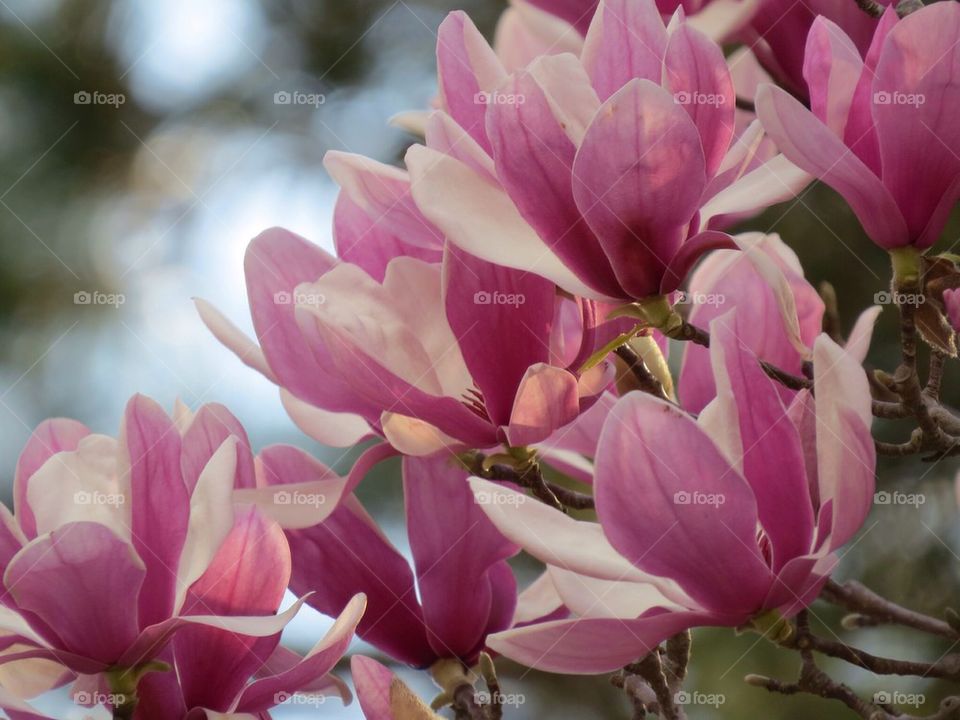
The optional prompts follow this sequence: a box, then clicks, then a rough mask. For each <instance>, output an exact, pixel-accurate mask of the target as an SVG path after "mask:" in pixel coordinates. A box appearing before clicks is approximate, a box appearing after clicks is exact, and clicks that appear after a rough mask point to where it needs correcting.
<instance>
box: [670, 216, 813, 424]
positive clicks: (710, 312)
mask: <svg viewBox="0 0 960 720" xmlns="http://www.w3.org/2000/svg"><path fill="white" fill-rule="evenodd" d="M741 242H742V243H743V244H744V245H749V247H748V250H747V251H746V252H736V251H732V250H718V251H717V252H715V253H712V254H711V255H710V256H709V257H707V258H706V259H705V260H704V261H703V263H701V264H700V266H699V267H698V268H697V269H696V271H695V272H694V273H693V275H692V276H691V278H690V284H689V286H688V288H687V290H686V291H685V292H684V294H683V296H682V299H683V301H684V302H685V304H687V305H688V307H689V308H690V313H689V315H688V318H687V319H688V320H689V321H690V322H691V323H693V324H694V325H696V326H697V327H707V326H708V325H709V324H710V323H711V321H713V320H714V319H715V318H717V317H720V316H721V315H724V314H726V313H727V312H728V311H729V310H730V308H737V313H738V315H739V316H740V318H741V322H738V324H737V326H738V328H740V330H741V334H740V337H739V339H740V342H741V343H743V345H744V347H745V348H747V349H748V350H750V351H751V352H752V353H754V354H755V355H756V356H757V357H759V358H760V359H762V360H766V361H767V362H769V363H772V364H773V365H775V366H776V367H778V368H780V369H781V370H784V371H785V372H788V373H791V374H793V375H802V374H803V371H802V366H803V363H804V361H806V360H809V359H810V358H811V354H812V352H811V350H810V347H811V346H812V345H813V341H814V339H815V338H816V337H817V335H819V334H820V329H821V326H822V322H823V310H824V306H823V300H821V299H820V295H819V294H818V293H817V291H816V289H815V288H814V287H813V286H812V285H811V284H810V283H809V282H807V280H806V279H805V278H804V277H803V268H802V267H801V266H800V262H799V260H797V256H796V253H794V252H793V250H791V249H790V248H789V247H788V246H787V245H786V243H784V242H783V241H782V240H781V239H780V237H779V236H778V235H761V234H759V233H754V234H751V235H749V236H741ZM744 318H746V321H744ZM678 385H679V395H680V400H681V403H682V404H683V407H684V408H685V409H686V410H688V411H690V412H693V413H699V412H700V411H701V410H703V408H704V407H706V405H707V404H708V403H709V402H710V401H711V400H712V399H713V398H714V397H715V396H716V386H715V385H714V381H713V370H712V369H711V367H710V351H709V350H708V349H707V348H704V347H702V346H700V345H696V344H694V343H687V344H686V346H685V347H684V354H683V363H682V365H681V367H680V376H679V380H678Z"/></svg>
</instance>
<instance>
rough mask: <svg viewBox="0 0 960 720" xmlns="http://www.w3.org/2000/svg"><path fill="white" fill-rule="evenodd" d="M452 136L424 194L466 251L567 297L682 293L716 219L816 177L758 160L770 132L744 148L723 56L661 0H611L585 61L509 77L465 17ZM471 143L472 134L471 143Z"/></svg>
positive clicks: (450, 91)
mask: <svg viewBox="0 0 960 720" xmlns="http://www.w3.org/2000/svg"><path fill="white" fill-rule="evenodd" d="M437 57H438V74H439V80H440V89H441V108H442V109H441V110H439V111H438V112H437V113H436V114H435V118H436V119H435V120H434V122H435V123H436V124H437V125H442V126H443V127H445V128H447V134H446V136H445V137H447V138H452V137H456V138H457V142H445V143H444V142H440V141H438V140H436V134H434V137H431V134H429V133H428V135H427V139H426V145H425V146H420V145H415V146H413V147H412V148H411V149H410V150H409V151H408V152H407V156H406V163H407V167H408V170H409V172H410V178H411V180H412V182H411V185H410V191H411V193H412V196H413V199H414V200H415V202H416V204H417V206H418V207H419V209H420V210H421V211H422V213H423V215H424V217H425V218H427V220H429V221H430V223H431V224H432V225H433V226H434V227H436V228H438V229H439V231H441V232H442V233H443V235H444V236H445V237H446V238H447V239H448V240H449V241H450V242H452V243H454V244H456V245H457V246H459V247H461V248H463V249H464V250H466V251H467V252H470V253H472V254H474V255H476V256H478V257H481V258H483V259H485V260H488V261H490V262H496V263H499V264H508V265H510V266H511V267H516V268H518V269H522V270H526V271H532V272H535V273H537V274H539V275H541V276H543V277H545V278H548V279H550V280H552V281H554V282H555V283H556V284H557V285H559V286H560V287H562V288H564V289H565V290H567V291H569V292H571V293H573V294H575V295H580V296H582V297H588V298H592V299H598V300H605V301H616V302H623V301H630V300H635V299H643V298H648V297H651V296H658V295H662V294H664V293H667V292H670V291H672V290H674V289H676V288H677V287H678V286H679V284H680V282H681V281H682V280H683V278H684V276H685V275H686V273H687V271H688V269H689V268H690V267H691V266H692V264H693V263H694V261H695V260H696V259H697V258H698V257H699V256H700V255H701V254H702V253H703V252H704V251H706V250H708V249H712V248H715V247H721V246H730V247H732V246H733V241H732V240H731V239H730V238H729V237H728V236H727V235H725V234H724V233H722V232H719V231H717V230H716V229H715V224H714V223H713V222H712V219H713V218H720V217H723V216H730V215H738V214H743V213H750V212H755V211H757V210H759V209H760V208H762V207H766V206H767V205H768V204H770V203H772V202H777V201H779V200H782V199H785V198H786V197H789V196H791V195H792V194H793V193H794V192H795V191H796V189H797V188H798V187H799V186H800V185H802V183H803V182H805V178H806V175H805V174H804V173H801V172H799V171H798V170H797V169H796V168H795V167H793V166H792V165H791V164H790V163H788V162H786V160H785V159H784V158H783V157H782V156H776V157H774V158H772V159H770V160H769V161H767V162H765V163H763V164H761V165H759V166H756V165H755V164H754V159H755V155H754V153H755V151H756V148H757V144H758V143H759V141H760V133H759V126H756V125H755V126H752V127H750V128H749V129H748V130H744V132H743V133H742V135H741V137H740V138H738V139H737V140H736V141H735V132H736V130H735V121H734V120H735V109H734V94H733V85H732V81H731V78H730V73H729V70H728V68H727V65H726V62H725V60H724V57H723V53H722V51H721V50H720V48H719V47H718V46H717V45H716V44H714V43H713V42H712V41H710V40H709V39H708V38H706V37H705V36H704V35H702V34H701V33H699V32H698V31H696V30H694V29H692V28H691V27H690V26H689V25H688V24H686V23H684V22H682V21H681V20H680V19H678V20H677V21H676V22H672V23H671V24H670V27H669V29H668V28H667V27H665V26H664V23H663V20H662V18H661V16H660V13H659V11H658V9H657V7H656V5H655V4H654V3H653V2H652V0H640V1H639V2H636V1H631V2H626V0H604V2H602V3H601V4H600V6H599V8H598V11H597V13H596V15H595V16H594V19H593V21H592V23H591V25H590V29H589V31H588V32H587V35H586V39H585V41H584V45H583V49H582V52H581V53H580V56H579V57H576V56H574V55H572V54H560V55H549V56H543V57H539V58H537V59H536V60H534V61H533V62H532V63H530V64H529V65H528V66H527V67H526V68H525V69H523V70H520V71H518V72H515V73H514V74H512V75H507V73H506V71H505V69H504V68H503V66H502V64H501V63H500V61H499V59H498V58H497V57H496V55H495V54H494V52H493V50H491V49H490V47H489V46H488V45H487V44H486V41H485V40H484V39H483V38H482V36H481V35H480V34H479V32H477V30H476V28H475V27H474V26H473V25H472V24H471V23H470V21H469V19H468V18H467V17H466V16H465V15H463V14H462V13H454V14H452V15H451V16H449V17H448V18H447V20H446V21H445V22H444V23H443V24H442V25H441V27H440V31H439V42H438V48H437ZM458 133H459V134H458Z"/></svg>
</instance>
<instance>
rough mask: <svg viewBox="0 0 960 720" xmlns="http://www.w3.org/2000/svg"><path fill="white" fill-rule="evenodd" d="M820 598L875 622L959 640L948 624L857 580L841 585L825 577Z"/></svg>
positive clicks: (959, 636) (958, 636)
mask: <svg viewBox="0 0 960 720" xmlns="http://www.w3.org/2000/svg"><path fill="white" fill-rule="evenodd" d="M820 597H821V598H822V599H823V600H826V601H827V602H829V603H832V604H834V605H838V606H840V607H842V608H844V609H846V610H850V611H851V612H853V613H856V614H857V615H860V616H865V617H869V618H872V619H874V620H875V621H876V624H888V625H903V626H904V627H910V628H913V629H915V630H921V631H923V632H926V633H930V634H931V635H939V636H941V637H945V638H948V639H950V640H957V639H960V633H958V632H957V631H956V630H955V629H954V628H953V627H951V626H950V624H949V623H947V622H945V621H943V620H938V619H937V618H935V617H931V616H929V615H924V614H923V613H918V612H916V611H914V610H909V609H907V608H905V607H902V606H900V605H897V604H896V603H894V602H892V601H890V600H887V599H886V598H884V597H882V596H880V595H878V594H877V593H875V592H874V591H873V590H871V589H870V588H868V587H866V586H865V585H863V584H862V583H859V582H857V581H856V580H848V581H846V582H845V583H842V584H841V583H837V582H835V581H833V580H828V581H827V584H826V585H825V586H824V588H823V590H822V591H821V593H820Z"/></svg>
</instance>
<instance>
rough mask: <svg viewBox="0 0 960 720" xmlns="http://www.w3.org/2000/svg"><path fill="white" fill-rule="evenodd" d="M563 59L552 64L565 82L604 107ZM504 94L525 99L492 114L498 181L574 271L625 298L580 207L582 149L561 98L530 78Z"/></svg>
mask: <svg viewBox="0 0 960 720" xmlns="http://www.w3.org/2000/svg"><path fill="white" fill-rule="evenodd" d="M558 57H562V58H564V59H560V60H558V59H557V58H552V59H550V63H551V64H556V63H557V62H560V63H563V64H564V65H565V66H568V67H569V72H567V73H565V76H566V77H565V82H568V83H570V84H573V85H580V86H583V87H584V88H585V89H584V92H585V93H587V94H589V95H593V100H594V103H596V104H597V105H598V104H599V101H597V100H596V95H595V94H594V93H593V90H592V88H590V85H589V81H588V80H587V79H586V78H585V77H582V73H583V70H582V69H581V67H580V65H579V63H578V62H577V61H576V59H575V58H572V57H569V56H558ZM543 62H547V60H544V61H541V64H542V63H543ZM574 69H575V70H578V71H579V73H576V74H574V72H573V71H574ZM503 90H504V92H510V93H514V94H516V95H517V96H522V97H524V102H523V103H519V104H516V103H514V104H506V103H500V104H496V105H493V106H491V107H490V110H489V111H488V113H487V133H488V135H489V136H490V142H491V144H492V146H493V157H494V160H495V162H496V166H497V177H498V178H499V180H500V182H501V183H502V184H503V187H504V189H505V190H506V191H507V193H508V194H509V195H510V198H511V199H512V200H513V202H514V203H515V204H516V206H517V209H518V210H519V211H520V214H521V215H523V217H524V219H525V220H526V221H527V222H528V223H530V225H531V226H532V227H533V228H534V230H536V231H537V234H538V235H539V236H540V238H541V239H542V240H543V242H544V243H546V244H547V245H548V246H549V247H551V248H552V249H553V251H554V252H555V253H556V254H557V256H558V257H559V258H560V259H561V260H562V261H563V262H564V263H565V264H566V265H567V266H568V267H569V268H570V269H571V270H573V271H574V272H576V273H577V275H578V276H579V277H581V278H582V279H583V280H584V282H586V283H588V284H589V285H591V286H592V287H595V288H596V289H597V290H598V291H599V292H601V293H603V294H605V295H611V296H614V297H616V296H619V295H621V294H622V292H623V291H622V290H621V289H620V287H619V285H618V284H617V281H616V277H615V275H614V274H613V270H612V269H611V267H610V262H609V261H608V260H607V258H606V256H605V255H604V254H603V252H602V251H601V250H600V246H599V244H598V243H597V239H596V237H594V235H593V232H592V231H591V230H590V227H589V226H588V225H587V223H586V222H585V221H584V219H583V217H582V216H581V215H580V212H579V211H578V210H577V206H576V204H575V203H574V199H573V185H572V176H571V172H572V170H573V162H574V157H575V155H576V151H577V147H576V145H575V144H574V141H573V140H572V139H571V138H570V137H569V134H568V131H567V128H566V126H565V122H566V118H563V119H560V118H557V117H556V115H555V111H554V109H553V107H552V106H551V100H552V101H553V105H554V106H555V105H556V103H557V100H556V98H551V97H550V96H548V94H547V91H546V89H545V88H544V87H542V86H541V84H540V83H539V82H538V81H537V79H536V78H535V76H534V75H533V74H531V73H527V72H522V73H519V74H518V75H516V76H514V77H512V78H511V79H510V80H509V81H508V82H507V84H506V85H505V86H504V88H503Z"/></svg>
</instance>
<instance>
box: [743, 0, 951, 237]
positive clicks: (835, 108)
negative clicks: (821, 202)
mask: <svg viewBox="0 0 960 720" xmlns="http://www.w3.org/2000/svg"><path fill="white" fill-rule="evenodd" d="M958 35H960V7H958V6H957V4H956V3H950V2H936V3H933V4H932V5H929V6H927V7H925V8H923V9H921V10H918V11H917V12H914V13H912V14H910V15H908V16H907V17H905V18H904V19H902V20H898V19H897V14H896V12H895V11H894V10H892V9H888V10H887V12H886V13H885V14H884V16H883V19H882V20H881V22H880V24H879V25H878V27H877V29H876V32H875V34H874V36H873V42H872V43H871V45H870V48H869V50H868V51H867V52H866V54H865V55H864V56H863V57H861V54H860V51H859V50H858V49H857V47H856V45H855V44H854V42H853V41H852V40H851V39H850V38H849V37H848V36H847V35H846V34H845V33H844V32H843V30H841V29H840V28H839V27H838V26H837V25H836V24H834V23H832V22H830V21H829V20H827V19H826V18H822V17H821V18H817V20H816V22H814V24H813V27H812V28H811V30H810V35H809V37H808V39H807V53H806V58H805V60H804V76H805V77H806V80H807V85H808V87H809V88H810V98H811V107H812V111H810V110H807V109H806V108H804V107H803V105H801V104H800V103H799V102H798V101H797V100H795V99H794V98H792V97H791V96H790V95H789V94H787V93H786V92H784V91H783V90H780V89H777V88H775V87H771V86H767V87H763V88H761V90H760V92H759V93H758V95H757V111H758V114H759V116H760V119H761V121H762V122H763V126H764V128H765V130H766V131H767V133H768V134H769V135H770V136H771V137H773V138H774V140H775V141H776V143H777V145H778V146H779V147H780V149H781V150H782V151H783V153H784V154H785V155H786V156H787V157H788V158H790V160H792V161H793V162H794V163H796V164H797V165H799V166H800V167H802V168H803V169H805V170H807V171H808V172H810V173H811V174H812V175H815V176H816V177H818V178H820V179H821V180H823V182H825V183H826V184H828V185H830V186H831V187H833V188H834V189H835V190H836V191H837V192H838V193H840V194H841V195H842V196H843V197H844V199H846V201H847V202H848V203H849V204H850V207H851V208H852V209H853V211H854V212H855V213H856V214H857V217H858V218H859V219H860V222H861V223H862V225H863V227H864V229H865V230H866V232H867V234H868V235H869V236H870V238H871V239H872V240H873V241H874V242H875V243H876V244H877V245H879V246H880V247H882V248H886V249H895V248H900V247H903V246H915V247H917V248H920V249H923V248H927V247H929V246H930V245H932V244H933V243H934V242H936V240H937V238H938V237H939V235H940V232H941V231H942V230H943V226H944V224H945V223H946V221H947V217H948V215H949V213H950V211H951V209H952V208H953V206H954V204H955V203H956V201H957V198H958V197H960V129H958V125H957V123H955V122H954V121H953V118H954V116H955V115H956V109H957V107H960V81H958V80H957V78H958V77H960V50H958V48H957V46H956V39H957V37H958Z"/></svg>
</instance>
